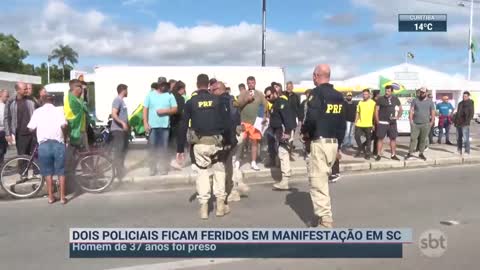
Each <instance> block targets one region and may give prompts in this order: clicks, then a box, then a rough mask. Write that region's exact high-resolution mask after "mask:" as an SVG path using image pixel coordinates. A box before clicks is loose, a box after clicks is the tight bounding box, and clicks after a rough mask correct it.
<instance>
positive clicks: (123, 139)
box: [112, 130, 128, 178]
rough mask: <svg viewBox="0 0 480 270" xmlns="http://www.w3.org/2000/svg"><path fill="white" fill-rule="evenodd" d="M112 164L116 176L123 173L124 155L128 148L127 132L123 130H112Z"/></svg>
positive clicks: (120, 175)
mask: <svg viewBox="0 0 480 270" xmlns="http://www.w3.org/2000/svg"><path fill="white" fill-rule="evenodd" d="M112 137H113V138H112V153H113V165H114V167H115V170H116V175H117V176H118V177H120V178H121V177H123V175H124V174H125V156H126V155H127V149H128V132H127V131H123V130H113V131H112Z"/></svg>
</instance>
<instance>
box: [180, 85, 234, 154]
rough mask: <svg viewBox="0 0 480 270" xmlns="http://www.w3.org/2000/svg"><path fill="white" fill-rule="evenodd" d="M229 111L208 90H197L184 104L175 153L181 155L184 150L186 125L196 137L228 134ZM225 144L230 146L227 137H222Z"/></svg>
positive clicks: (218, 98) (219, 99)
mask: <svg viewBox="0 0 480 270" xmlns="http://www.w3.org/2000/svg"><path fill="white" fill-rule="evenodd" d="M229 115H230V112H229V109H228V106H225V103H224V102H222V100H221V98H220V97H218V96H215V95H212V94H211V93H209V92H208V90H205V89H202V90H198V91H197V92H196V93H195V94H192V97H191V98H190V100H189V101H187V103H185V108H184V113H183V118H182V122H181V125H180V133H179V136H178V143H177V153H183V152H184V148H185V141H186V134H187V130H188V124H189V122H190V120H191V128H192V129H193V130H194V131H195V132H196V133H197V135H198V136H200V137H201V136H214V135H224V133H227V134H229V132H230V121H229V118H230V117H229ZM224 141H225V144H230V138H229V136H224Z"/></svg>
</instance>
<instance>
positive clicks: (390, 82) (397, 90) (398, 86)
mask: <svg viewBox="0 0 480 270" xmlns="http://www.w3.org/2000/svg"><path fill="white" fill-rule="evenodd" d="M387 85H391V86H393V94H395V95H398V94H401V93H403V92H405V91H406V90H407V89H405V87H404V86H403V85H401V84H399V83H397V82H395V81H393V80H390V79H388V78H385V77H383V76H380V82H379V86H378V89H380V94H381V95H383V94H385V87H386V86H387Z"/></svg>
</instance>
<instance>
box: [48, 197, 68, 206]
mask: <svg viewBox="0 0 480 270" xmlns="http://www.w3.org/2000/svg"><path fill="white" fill-rule="evenodd" d="M56 201H57V198H53V199H52V200H50V199H48V204H53V203H55V202H56ZM60 202H61V203H62V204H63V205H65V204H67V203H68V199H67V198H65V199H61V200H60Z"/></svg>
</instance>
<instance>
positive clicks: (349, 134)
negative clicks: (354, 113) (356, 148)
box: [343, 121, 353, 147]
mask: <svg viewBox="0 0 480 270" xmlns="http://www.w3.org/2000/svg"><path fill="white" fill-rule="evenodd" d="M352 130H353V122H349V121H347V129H346V130H345V138H344V139H343V146H344V147H348V146H352Z"/></svg>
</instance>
